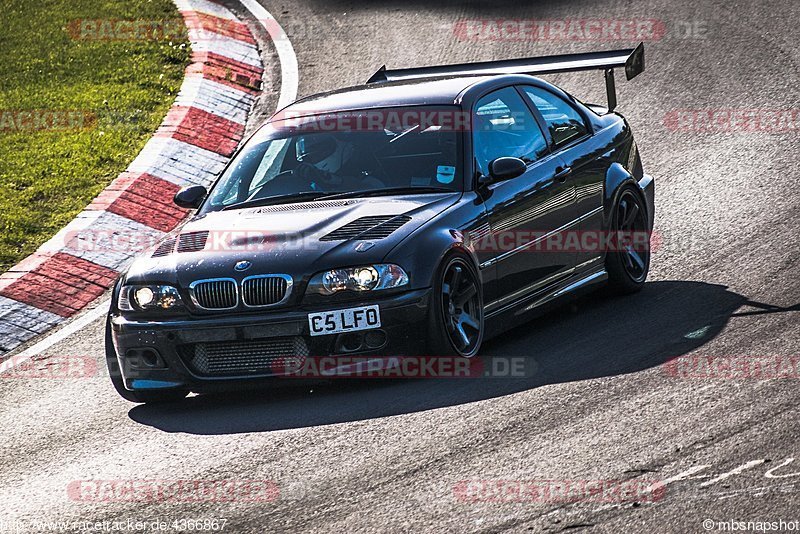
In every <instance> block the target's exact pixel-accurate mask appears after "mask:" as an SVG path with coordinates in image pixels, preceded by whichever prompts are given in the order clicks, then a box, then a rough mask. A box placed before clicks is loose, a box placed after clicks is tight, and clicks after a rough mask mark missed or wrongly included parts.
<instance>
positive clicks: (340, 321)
mask: <svg viewBox="0 0 800 534" xmlns="http://www.w3.org/2000/svg"><path fill="white" fill-rule="evenodd" d="M380 325H381V310H380V309H379V308H378V306H377V304H376V305H375V306H362V307H360V308H347V309H346V310H335V311H327V312H320V313H309V314H308V329H309V330H310V331H311V335H312V336H324V335H327V334H338V333H340V332H355V331H357V330H369V329H370V328H378V327H379V326H380Z"/></svg>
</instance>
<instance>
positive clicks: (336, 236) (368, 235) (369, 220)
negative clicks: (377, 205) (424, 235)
mask: <svg viewBox="0 0 800 534" xmlns="http://www.w3.org/2000/svg"><path fill="white" fill-rule="evenodd" d="M410 220H411V217H409V216H408V215H374V216H371V217H361V218H360V219H356V220H355V221H353V222H349V223H347V224H345V225H344V226H342V227H341V228H339V229H337V230H334V231H333V232H331V233H329V234H328V235H325V236H322V237H321V238H320V241H347V240H349V239H384V238H386V237H389V235H391V234H392V232H394V231H395V230H397V229H398V228H400V227H401V226H403V225H404V224H405V223H407V222H408V221H410Z"/></svg>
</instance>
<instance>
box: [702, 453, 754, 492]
mask: <svg viewBox="0 0 800 534" xmlns="http://www.w3.org/2000/svg"><path fill="white" fill-rule="evenodd" d="M764 462H766V460H763V459H762V460H751V461H749V462H747V463H746V464H742V465H740V466H739V467H737V468H736V469H731V470H730V471H728V472H727V473H722V474H721V475H719V476H718V477H716V478H714V479H712V480H709V481H708V482H703V483H702V484H700V487H701V488H704V487H706V486H710V485H712V484H716V483H717V482H722V481H723V480H725V479H727V478H730V477H732V476H733V475H738V474H739V473H741V472H743V471H746V470H748V469H750V468H753V467H755V466H757V465H761V464H763V463H764Z"/></svg>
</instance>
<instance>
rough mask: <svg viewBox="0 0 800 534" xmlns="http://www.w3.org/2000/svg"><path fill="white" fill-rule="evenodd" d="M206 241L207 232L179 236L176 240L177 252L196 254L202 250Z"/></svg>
mask: <svg viewBox="0 0 800 534" xmlns="http://www.w3.org/2000/svg"><path fill="white" fill-rule="evenodd" d="M207 240H208V230H204V231H202V232H189V233H187V234H181V235H180V237H179V238H178V252H197V251H199V250H203V249H204V248H205V246H206V241H207Z"/></svg>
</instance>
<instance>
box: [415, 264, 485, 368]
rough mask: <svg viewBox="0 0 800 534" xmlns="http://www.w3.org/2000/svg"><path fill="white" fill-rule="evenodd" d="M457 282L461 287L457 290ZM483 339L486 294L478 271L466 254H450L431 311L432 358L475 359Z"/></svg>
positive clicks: (436, 284) (438, 279) (437, 281)
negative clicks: (484, 297) (482, 288)
mask: <svg viewBox="0 0 800 534" xmlns="http://www.w3.org/2000/svg"><path fill="white" fill-rule="evenodd" d="M456 272H458V273H459V274H456ZM456 277H457V278H456ZM454 281H455V283H456V285H457V286H458V287H456V288H455V289H454V288H453V287H452V286H453V282H454ZM483 335H484V318H483V291H482V290H481V283H480V276H479V274H478V271H477V270H476V269H475V266H474V264H473V263H472V261H471V260H470V259H469V258H468V257H467V256H466V255H465V254H463V253H453V254H450V255H449V256H447V257H445V259H444V261H442V264H441V265H440V267H439V269H438V270H437V274H436V279H435V280H434V284H433V298H432V299H431V306H430V308H429V310H428V339H429V343H428V346H429V349H430V350H431V352H432V355H433V356H461V357H464V358H472V357H473V356H475V355H477V354H478V351H479V350H480V348H481V343H482V342H483Z"/></svg>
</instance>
